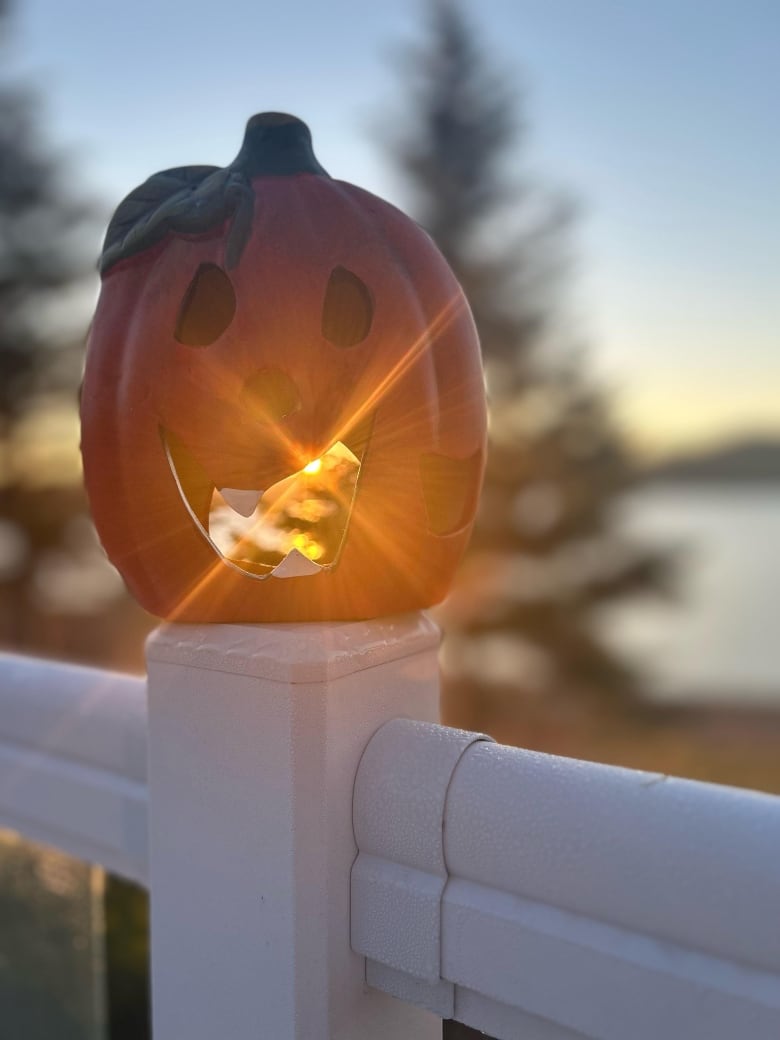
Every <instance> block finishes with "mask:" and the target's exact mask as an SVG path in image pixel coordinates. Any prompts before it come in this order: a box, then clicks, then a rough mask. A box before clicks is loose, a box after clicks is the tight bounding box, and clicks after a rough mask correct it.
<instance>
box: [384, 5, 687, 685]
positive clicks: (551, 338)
mask: <svg viewBox="0 0 780 1040" xmlns="http://www.w3.org/2000/svg"><path fill="white" fill-rule="evenodd" d="M428 14H429V26H428V29H429V32H428V38H427V41H426V42H425V44H424V45H422V46H412V47H410V48H408V49H407V51H406V52H404V53H403V55H402V59H403V72H404V82H405V83H406V84H408V87H407V100H406V108H405V117H404V118H403V119H402V120H400V121H399V122H398V125H399V126H400V127H401V128H402V129H401V130H400V131H399V132H398V134H397V136H396V137H395V138H394V139H393V140H391V142H390V145H389V147H390V151H391V155H392V157H393V158H394V160H395V162H396V164H397V166H398V168H399V169H400V171H401V172H402V174H403V175H404V177H405V182H404V184H405V187H406V188H407V189H408V190H409V191H410V194H411V208H412V212H413V213H414V215H415V216H416V218H417V219H418V220H419V222H420V223H421V224H422V225H423V226H424V227H425V228H426V229H427V230H428V231H429V232H430V234H431V236H432V237H433V238H434V240H435V241H436V242H437V244H438V246H439V248H440V249H441V250H442V252H443V253H444V255H445V256H446V257H447V259H448V261H449V263H450V265H451V266H452V268H453V270H454V271H455V273H456V275H457V277H458V279H459V280H460V282H461V284H462V286H463V288H464V290H465V292H466V295H467V297H468V299H469V302H470V304H471V307H472V310H473V313H474V318H475V321H476V324H477V327H478V329H479V334H480V339H481V343H482V350H483V358H484V363H485V370H486V378H487V387H488V396H489V402H490V445H489V455H488V465H487V474H486V480H485V487H484V492H483V496H482V501H481V504H480V511H479V516H478V520H477V525H476V528H475V532H474V536H473V539H472V543H471V547H470V550H469V555H468V556H467V559H466V561H465V564H464V567H463V569H462V573H461V577H460V581H459V584H458V585H457V587H456V589H455V590H454V592H453V594H452V596H451V597H450V599H449V600H448V601H447V603H446V604H445V606H444V608H443V610H442V620H443V622H444V627H445V632H446V633H447V640H446V641H445V670H446V671H447V672H450V673H451V674H452V675H456V676H457V675H460V677H461V680H463V679H464V677H468V676H470V681H471V683H472V689H473V683H477V684H478V686H479V687H480V688H481V689H482V690H484V689H485V688H486V686H488V685H490V684H491V682H493V683H494V684H495V685H496V686H503V687H504V688H508V687H510V686H511V687H513V688H514V689H515V690H521V691H523V692H524V693H526V694H528V695H535V694H540V693H543V694H549V693H557V694H560V695H565V694H571V695H574V696H576V697H578V698H580V699H581V698H582V695H583V694H590V695H592V696H593V697H594V698H595V699H596V700H597V701H598V702H600V703H602V704H603V703H604V702H605V700H606V701H611V700H614V701H615V702H623V703H626V702H627V701H630V699H631V696H632V694H634V693H635V692H636V691H637V690H638V689H639V685H638V680H639V677H638V676H637V675H635V674H634V673H633V672H632V670H631V669H630V668H629V667H627V665H626V664H625V663H624V662H623V661H622V660H620V659H618V657H616V656H615V654H614V653H613V652H612V651H611V650H610V649H608V648H607V646H606V645H605V643H604V641H603V640H602V639H601V638H600V636H599V633H598V626H597V625H595V624H594V619H595V616H596V610H595V608H597V607H598V606H599V605H601V604H604V603H606V602H610V601H613V600H615V599H617V598H619V597H623V596H628V595H629V594H635V593H639V592H647V591H648V590H659V589H661V588H663V587H664V586H665V584H666V579H667V577H668V571H669V568H668V566H667V564H668V560H665V559H662V558H660V557H659V556H658V555H657V554H655V553H654V552H653V551H649V550H647V549H646V548H645V547H641V546H634V545H629V544H627V543H626V542H625V541H624V540H623V538H621V537H620V536H619V535H618V534H617V533H616V526H615V522H614V521H615V506H616V504H617V502H618V499H619V496H620V493H621V492H623V491H624V490H625V489H626V488H627V487H628V486H629V484H630V481H631V469H630V465H629V461H628V459H627V457H626V454H625V453H624V451H623V449H622V446H621V443H620V439H619V437H618V435H617V433H616V430H615V429H614V428H613V426H612V424H611V421H610V416H609V414H608V409H607V406H606V402H605V399H604V395H603V394H602V393H601V392H600V391H599V390H598V388H596V387H595V386H593V385H592V384H591V382H590V381H589V379H588V378H587V376H586V374H585V372H584V370H583V366H582V363H581V358H580V356H579V353H578V352H577V351H574V350H571V349H562V340H565V339H566V336H565V330H564V327H563V326H564V322H563V321H562V320H561V318H562V310H563V308H562V306H561V296H560V288H561V281H562V280H561V275H562V273H563V272H564V271H565V267H566V264H565V250H564V248H563V247H564V245H565V241H564V240H565V238H566V235H565V234H564V232H565V231H566V230H567V228H568V226H569V224H570V221H571V217H572V207H571V206H570V205H569V204H567V203H566V202H565V201H562V200H561V199H558V198H555V197H553V196H552V194H551V193H549V192H543V191H540V190H539V189H538V188H537V187H535V186H534V185H533V184H532V183H531V182H530V180H521V179H519V177H518V174H517V171H518V169H519V167H520V162H521V158H522V148H523V147H524V145H525V144H526V126H525V123H524V120H523V118H522V109H521V105H520V99H519V97H518V95H517V93H516V91H515V90H514V89H513V85H512V80H511V77H509V76H508V75H506V74H503V73H502V72H501V71H500V70H499V69H498V68H497V63H496V60H495V56H494V55H493V54H491V53H489V52H488V51H487V50H486V49H485V48H484V47H483V46H482V45H481V43H480V42H479V40H478V36H477V34H476V33H475V31H474V28H473V26H472V25H470V24H469V22H468V20H467V18H466V17H465V16H464V14H463V12H462V10H461V8H460V7H459V5H458V3H457V2H455V0H430V3H429V5H428Z"/></svg>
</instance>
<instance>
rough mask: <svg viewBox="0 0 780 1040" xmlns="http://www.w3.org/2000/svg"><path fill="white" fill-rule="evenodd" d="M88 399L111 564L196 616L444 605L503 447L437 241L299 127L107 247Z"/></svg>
mask: <svg viewBox="0 0 780 1040" xmlns="http://www.w3.org/2000/svg"><path fill="white" fill-rule="evenodd" d="M101 273H102V287H101V294H100V299H99V301H98V305H97V311H96V314H95V317H94V321H93V323H92V327H91V331H90V335H89V341H88V347H87V360H86V369H85V376H84V383H83V389H82V398H81V417H82V453H83V460H84V473H85V481H86V486H87V492H88V495H89V499H90V503H91V507H92V512H93V516H94V519H95V523H96V526H97V529H98V533H99V535H100V538H101V540H102V542H103V545H104V547H105V549H106V552H107V554H108V556H109V558H110V559H111V560H112V562H113V563H114V564H115V566H116V567H117V568H118V570H119V571H120V572H121V574H122V575H123V577H124V579H125V581H126V583H127V585H128V587H129V588H130V590H131V592H132V593H133V594H134V595H135V596H136V598H137V599H138V601H139V602H140V603H141V605H142V606H144V607H145V608H146V609H147V610H149V611H151V612H153V613H155V614H158V615H160V616H163V617H168V618H172V619H175V620H179V621H195V622H201V621H220V622H240V621H318V620H325V619H362V618H369V617H376V616H381V615H387V614H394V613H399V612H403V611H408V610H414V609H418V608H421V607H426V606H430V605H432V604H434V603H436V602H438V601H439V600H440V599H441V598H442V597H443V596H444V595H445V593H446V591H447V589H448V586H449V583H450V581H451V578H452V575H453V572H454V570H455V567H456V565H457V563H458V561H459V559H460V557H461V554H462V552H463V550H464V548H465V545H466V542H467V540H468V536H469V532H470V528H471V524H472V521H473V517H474V512H475V508H476V503H477V497H478V493H479V487H480V482H481V478H482V471H483V466H484V453H485V425H486V420H485V400H484V388H483V377H482V371H481V365H480V357H479V345H478V341H477V337H476V333H475V329H474V325H473V321H472V318H471V315H470V312H469V308H468V305H467V303H466V301H465V299H464V296H463V293H462V291H461V289H460V287H459V286H458V284H457V282H456V280H455V278H454V276H453V275H452V272H451V271H450V269H449V268H448V266H447V264H446V262H445V261H444V259H443V258H442V256H441V254H440V253H439V252H438V250H437V249H436V247H435V245H434V244H433V242H432V241H431V239H430V238H429V236H428V235H427V234H426V233H425V232H424V231H423V230H422V229H421V228H420V227H419V226H418V225H416V224H415V223H414V222H413V221H411V220H409V219H408V218H407V217H405V216H404V215H403V214H402V213H400V212H399V211H398V210H397V209H395V208H394V207H393V206H390V205H389V204H387V203H385V202H383V201H382V200H380V199H378V198H376V197H375V196H373V195H371V194H369V193H368V192H365V191H363V190H361V189H360V188H356V187H354V186H352V185H350V184H345V183H343V182H340V181H336V180H333V179H331V178H330V177H329V176H328V174H326V173H325V171H324V170H323V169H322V167H321V166H320V165H319V163H318V162H317V160H316V159H315V157H314V155H313V153H312V150H311V138H310V135H309V131H308V128H307V127H306V126H305V124H303V123H302V122H301V121H300V120H298V119H295V118H294V117H292V116H287V115H281V114H277V113H266V114H263V115H258V116H255V117H254V118H252V119H251V120H250V121H249V124H248V126H247V131H246V136H245V139H244V143H243V146H242V148H241V151H240V153H239V155H238V157H237V158H236V160H235V161H234V162H233V163H232V164H231V165H230V166H228V167H227V168H225V169H220V168H216V167H209V166H193V167H184V168H180V169H174V170H167V171H165V172H163V173H159V174H157V175H155V176H153V177H151V178H150V179H149V180H148V181H147V182H146V183H145V184H144V185H142V186H141V187H140V188H138V189H136V190H135V191H134V192H132V193H131V194H130V195H129V196H128V197H127V198H126V199H125V201H124V202H123V203H122V204H121V205H120V207H119V209H118V210H117V212H116V214H115V215H114V217H113V219H112V221H111V223H110V225H109V228H108V232H107V235H106V241H105V244H104V250H103V254H102V260H101Z"/></svg>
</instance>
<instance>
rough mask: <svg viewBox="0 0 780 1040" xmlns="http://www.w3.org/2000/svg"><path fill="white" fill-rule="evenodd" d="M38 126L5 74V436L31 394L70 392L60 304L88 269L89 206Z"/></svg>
mask: <svg viewBox="0 0 780 1040" xmlns="http://www.w3.org/2000/svg"><path fill="white" fill-rule="evenodd" d="M8 6H9V5H8V3H7V2H6V0H0V55H2V58H0V65H1V66H2V67H3V68H4V69H5V70H7V69H8V68H9V67H10V61H9V54H8V52H9V49H10V48H9V33H10V28H9V17H8ZM39 126H40V117H39V106H38V101H37V97H36V96H35V93H34V92H33V91H31V90H29V89H27V88H26V87H24V86H20V85H19V83H17V82H15V81H14V80H13V79H12V78H11V77H10V76H9V75H8V73H7V72H4V73H3V74H1V75H0V436H3V435H6V436H7V434H8V432H9V429H10V427H11V426H12V425H13V423H14V421H15V420H16V419H18V418H19V417H20V416H21V415H23V414H24V412H25V410H26V408H27V407H28V406H29V404H30V400H31V398H32V397H33V395H34V394H36V393H38V392H40V391H41V390H50V389H59V390H65V389H70V390H71V391H72V392H73V393H75V389H76V387H75V385H74V383H76V382H77V374H76V373H77V368H76V365H75V364H74V363H73V362H74V359H75V357H76V351H77V345H76V343H75V339H76V337H75V336H74V335H73V332H72V329H70V330H69V329H68V328H67V325H68V323H67V322H63V321H62V319H61V315H60V314H58V313H57V310H56V306H57V302H58V301H59V300H61V298H62V294H63V293H64V292H66V291H67V290H71V289H73V288H74V287H75V286H76V285H78V284H79V283H82V282H83V281H84V279H85V278H86V276H87V275H88V274H89V271H90V268H91V267H93V266H94V265H93V257H92V256H91V254H92V253H93V252H94V242H92V241H90V240H89V237H88V235H89V231H90V230H91V229H92V228H93V226H94V225H93V224H92V221H91V219H90V218H91V216H92V213H91V207H89V206H87V205H85V204H84V203H83V202H81V201H79V200H77V199H76V198H75V196H74V194H73V193H71V192H70V191H69V190H68V188H69V185H68V184H67V168H66V166H65V164H64V163H63V162H62V160H61V158H60V157H59V156H57V155H56V154H55V153H53V152H52V150H51V149H49V148H48V147H47V145H46V143H45V142H44V141H43V140H42V138H41V134H40V129H39ZM78 346H79V347H80V344H79V345H78ZM66 352H67V353H68V357H67V359H66V361H67V362H68V363H65V364H63V360H64V354H65V353H66ZM68 383H70V386H68Z"/></svg>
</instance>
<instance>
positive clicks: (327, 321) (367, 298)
mask: <svg viewBox="0 0 780 1040" xmlns="http://www.w3.org/2000/svg"><path fill="white" fill-rule="evenodd" d="M373 317H374V304H373V303H372V301H371V293H370V292H369V291H368V287H367V286H366V285H365V283H364V282H361V280H360V279H359V278H358V276H357V275H356V274H353V273H352V272H351V271H348V270H347V269H346V267H334V269H333V271H332V272H331V275H330V279H329V281H328V287H327V289H326V290H325V302H324V303H323V306H322V335H323V336H324V337H325V339H327V340H329V341H330V342H331V343H332V344H333V345H334V346H336V347H354V346H355V345H356V344H358V343H360V342H361V341H362V340H364V339H365V338H366V336H367V335H368V333H369V330H370V328H371V321H372V319H373Z"/></svg>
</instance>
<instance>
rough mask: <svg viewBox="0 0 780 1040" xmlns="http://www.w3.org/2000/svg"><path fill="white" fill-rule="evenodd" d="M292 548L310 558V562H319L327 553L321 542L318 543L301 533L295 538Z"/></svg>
mask: <svg viewBox="0 0 780 1040" xmlns="http://www.w3.org/2000/svg"><path fill="white" fill-rule="evenodd" d="M292 546H293V548H294V549H297V550H298V552H301V553H303V555H304V556H308V558H309V559H310V560H319V558H320V557H321V556H322V554H323V552H324V551H325V550H324V549H323V547H322V546H321V545H320V544H319V542H316V541H315V540H314V539H313V538H312V537H310V535H307V534H301V533H300V532H299V533H298V534H296V535H294V536H293V539H292Z"/></svg>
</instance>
